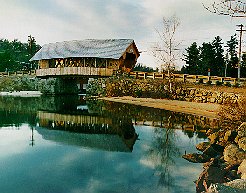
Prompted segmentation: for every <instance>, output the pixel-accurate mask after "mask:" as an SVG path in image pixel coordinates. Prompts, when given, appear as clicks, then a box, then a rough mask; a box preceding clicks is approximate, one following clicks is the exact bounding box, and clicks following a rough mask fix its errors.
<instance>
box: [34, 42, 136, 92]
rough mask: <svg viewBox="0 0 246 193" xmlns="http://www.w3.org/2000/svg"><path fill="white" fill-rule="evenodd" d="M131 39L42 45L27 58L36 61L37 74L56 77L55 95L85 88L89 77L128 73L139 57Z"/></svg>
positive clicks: (38, 75) (44, 76) (41, 76)
mask: <svg viewBox="0 0 246 193" xmlns="http://www.w3.org/2000/svg"><path fill="white" fill-rule="evenodd" d="M139 55H140V54H139V51H138V49H137V47H136V44H135V42H134V40H132V39H105V40H97V39H86V40H80V41H78V40H75V41H64V42H57V43H50V44H46V45H44V46H43V47H42V48H41V49H40V50H39V51H38V52H37V53H36V54H35V55H34V56H33V57H32V58H31V59H30V61H38V69H37V70H36V76H37V77H39V78H50V77H52V78H56V80H57V82H58V83H57V86H56V87H57V88H56V93H57V94H67V93H77V91H78V89H80V90H84V89H85V88H86V87H85V85H86V84H87V83H88V80H89V78H98V77H109V76H113V74H114V73H115V72H130V71H131V70H132V69H133V68H134V66H135V64H136V62H137V58H138V57H139Z"/></svg>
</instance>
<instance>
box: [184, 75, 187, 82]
mask: <svg viewBox="0 0 246 193" xmlns="http://www.w3.org/2000/svg"><path fill="white" fill-rule="evenodd" d="M186 77H187V74H183V82H186Z"/></svg>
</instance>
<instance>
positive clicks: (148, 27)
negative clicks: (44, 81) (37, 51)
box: [0, 0, 246, 68]
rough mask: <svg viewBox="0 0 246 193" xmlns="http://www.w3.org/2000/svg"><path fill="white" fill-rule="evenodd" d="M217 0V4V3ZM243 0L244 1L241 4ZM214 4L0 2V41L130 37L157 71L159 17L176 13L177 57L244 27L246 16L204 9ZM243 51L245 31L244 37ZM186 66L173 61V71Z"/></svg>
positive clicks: (173, 0) (163, 0)
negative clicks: (154, 51)
mask: <svg viewBox="0 0 246 193" xmlns="http://www.w3.org/2000/svg"><path fill="white" fill-rule="evenodd" d="M217 1H218V0H217ZM243 1H245V0H243ZM212 2H213V0H185V1H184V0H134V1H133V0H42V1H40V0H8V1H6V0H0V26H1V28H0V38H1V39H9V40H14V39H18V40H20V41H22V42H27V39H28V35H32V36H33V37H35V39H36V42H37V43H38V44H40V45H44V44H47V43H52V42H60V41H69V40H83V39H88V38H89V39H114V38H116V39H118V38H119V39H121V38H129V39H134V41H135V43H136V45H137V47H138V49H139V51H141V52H142V53H141V56H140V57H139V59H138V63H142V64H143V65H146V66H149V67H153V68H156V67H159V66H160V64H159V63H157V62H156V61H155V60H154V58H153V57H152V55H151V53H150V52H149V50H150V48H151V47H152V46H153V44H154V43H155V42H158V41H160V40H159V38H158V34H157V33H156V29H160V28H161V26H162V25H161V22H162V18H163V17H165V18H170V17H171V16H173V15H176V16H177V17H178V18H179V19H180V23H181V25H180V26H179V28H178V31H177V33H176V38H177V40H178V41H180V42H181V45H180V54H181V55H182V53H183V52H184V50H185V48H187V47H189V46H190V45H191V44H192V43H193V42H197V43H198V45H201V44H202V43H203V42H211V41H212V40H213V39H214V37H216V36H220V37H221V38H222V40H223V42H226V41H228V40H229V39H230V37H231V36H232V35H234V34H235V33H237V35H238V36H239V33H238V32H236V30H237V29H238V27H237V26H236V25H238V24H243V25H244V26H246V19H245V18H231V17H229V16H218V15H216V14H213V13H210V12H209V11H207V10H206V9H205V8H204V7H203V4H204V5H206V6H209V5H211V3H212ZM243 47H244V50H246V49H245V47H246V33H245V35H243ZM182 65H184V63H183V62H182V61H177V67H181V66H182Z"/></svg>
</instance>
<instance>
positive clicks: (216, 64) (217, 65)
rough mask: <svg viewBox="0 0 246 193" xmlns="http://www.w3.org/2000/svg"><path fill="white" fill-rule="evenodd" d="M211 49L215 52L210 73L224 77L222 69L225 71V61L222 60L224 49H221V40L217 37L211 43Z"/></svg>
mask: <svg viewBox="0 0 246 193" xmlns="http://www.w3.org/2000/svg"><path fill="white" fill-rule="evenodd" d="M212 45H213V49H214V52H215V58H213V59H214V61H213V63H212V65H213V66H212V71H214V72H213V74H214V75H216V76H223V75H224V69H225V59H224V49H223V47H222V45H223V43H222V39H221V38H220V37H219V36H217V37H215V39H214V40H213V42H212Z"/></svg>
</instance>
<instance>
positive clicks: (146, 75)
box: [129, 71, 246, 84]
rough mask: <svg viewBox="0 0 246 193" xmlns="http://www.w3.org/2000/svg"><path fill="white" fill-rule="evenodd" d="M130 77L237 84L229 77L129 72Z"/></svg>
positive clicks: (236, 80) (245, 82)
mask: <svg viewBox="0 0 246 193" xmlns="http://www.w3.org/2000/svg"><path fill="white" fill-rule="evenodd" d="M129 76H130V77H134V78H138V79H148V78H149V79H169V78H172V79H175V80H177V81H182V82H194V83H195V82H198V81H201V80H202V82H204V83H207V82H208V81H211V83H216V81H219V82H223V83H226V82H230V83H231V84H236V83H237V82H238V79H237V78H231V77H219V76H204V75H190V74H172V73H170V74H169V75H168V74H167V73H159V72H138V71H134V72H130V73H129ZM240 82H241V83H244V84H246V78H240Z"/></svg>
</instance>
